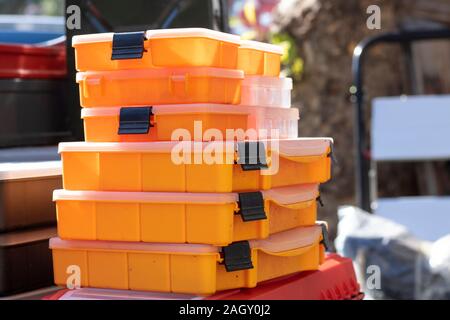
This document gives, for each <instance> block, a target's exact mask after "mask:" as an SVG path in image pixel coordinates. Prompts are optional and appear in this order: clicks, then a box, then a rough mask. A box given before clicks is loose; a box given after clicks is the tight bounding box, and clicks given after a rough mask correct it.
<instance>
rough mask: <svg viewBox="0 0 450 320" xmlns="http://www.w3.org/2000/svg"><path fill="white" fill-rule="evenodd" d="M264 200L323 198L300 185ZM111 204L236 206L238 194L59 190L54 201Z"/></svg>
mask: <svg viewBox="0 0 450 320" xmlns="http://www.w3.org/2000/svg"><path fill="white" fill-rule="evenodd" d="M262 194H263V197H264V199H267V200H272V201H274V202H276V203H278V204H282V205H283V204H284V205H288V204H294V203H300V202H304V201H309V200H313V199H316V198H317V196H318V195H319V187H318V185H317V184H308V185H299V186H289V187H282V188H276V189H271V190H265V191H262ZM63 200H69V201H70V200H75V201H107V202H121V203H123V202H139V203H195V204H202V203H203V204H225V203H236V202H238V200H239V194H238V193H189V192H115V191H71V190H62V189H61V190H55V191H54V192H53V201H63Z"/></svg>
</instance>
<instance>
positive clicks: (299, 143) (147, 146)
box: [50, 29, 332, 295]
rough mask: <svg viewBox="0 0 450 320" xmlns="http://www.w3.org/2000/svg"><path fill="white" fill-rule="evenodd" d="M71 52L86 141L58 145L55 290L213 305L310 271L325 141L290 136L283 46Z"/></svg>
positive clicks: (156, 42) (159, 41) (157, 36)
mask: <svg viewBox="0 0 450 320" xmlns="http://www.w3.org/2000/svg"><path fill="white" fill-rule="evenodd" d="M72 43H73V46H74V47H75V50H76V62H77V66H76V67H77V70H78V71H80V72H79V73H78V75H77V82H78V83H79V86H80V97H81V105H82V107H83V109H82V118H83V119H84V128H85V139H86V142H72V143H61V144H60V146H59V151H60V154H61V157H62V162H63V184H64V190H56V191H55V193H54V200H55V201H56V206H57V213H58V234H59V238H55V239H52V240H51V241H50V247H51V248H52V250H53V264H54V273H55V282H56V283H57V284H58V285H69V286H71V285H77V284H80V285H81V286H82V287H92V288H110V289H125V290H143V291H155V292H173V293H189V294H200V295H209V294H213V293H215V292H216V291H221V290H226V289H232V288H243V287H255V286H257V284H258V283H260V282H263V281H265V280H270V279H275V278H278V277H282V276H285V275H288V274H293V273H297V272H301V271H305V270H317V269H318V267H319V265H320V264H321V263H322V262H323V259H324V251H325V246H326V243H327V236H326V226H325V225H323V224H318V223H317V222H316V218H317V207H316V200H317V198H318V197H319V184H320V183H323V182H326V181H327V180H329V178H330V166H331V162H330V155H331V150H332V140H331V139H329V138H297V121H298V118H299V116H298V109H295V108H290V91H291V88H292V82H291V80H290V79H286V78H280V77H279V72H280V58H281V54H282V52H281V50H280V48H278V47H276V46H272V45H267V44H262V43H257V42H251V41H241V39H240V38H239V37H237V36H234V35H229V34H224V33H220V32H217V31H212V30H207V29H172V30H151V31H147V32H137V33H115V34H112V33H108V34H94V35H83V36H77V37H74V38H73V42H72ZM77 281H78V282H77Z"/></svg>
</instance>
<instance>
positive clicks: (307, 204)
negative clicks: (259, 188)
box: [269, 200, 316, 210]
mask: <svg viewBox="0 0 450 320" xmlns="http://www.w3.org/2000/svg"><path fill="white" fill-rule="evenodd" d="M269 201H272V202H273V203H275V204H276V205H277V206H280V207H283V208H287V209H293V210H300V209H305V208H308V207H310V206H311V205H313V203H314V202H315V201H316V200H307V201H301V202H297V203H291V204H283V203H279V202H277V201H275V200H269Z"/></svg>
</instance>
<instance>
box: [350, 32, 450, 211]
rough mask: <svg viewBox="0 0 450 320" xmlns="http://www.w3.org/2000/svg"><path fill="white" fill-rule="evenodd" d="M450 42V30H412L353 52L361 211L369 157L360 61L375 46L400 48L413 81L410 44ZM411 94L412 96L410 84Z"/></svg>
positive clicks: (364, 205) (374, 39)
mask: <svg viewBox="0 0 450 320" xmlns="http://www.w3.org/2000/svg"><path fill="white" fill-rule="evenodd" d="M438 39H450V29H436V30H416V31H399V32H390V33H383V34H380V35H376V36H374V37H369V38H366V39H364V40H362V41H361V42H360V43H359V44H358V45H357V46H356V48H355V50H354V52H353V60H352V74H353V87H352V92H351V93H352V103H353V106H354V128H353V130H354V139H355V141H354V143H355V155H354V156H355V168H356V172H355V193H356V204H357V205H358V207H360V208H362V209H363V210H365V211H368V212H371V206H370V202H371V199H370V191H371V190H370V179H369V170H370V156H369V153H368V148H367V143H366V134H365V132H366V126H365V122H364V119H365V117H364V89H363V85H364V84H363V65H364V57H365V55H366V54H367V52H368V50H369V49H370V48H373V47H374V46H376V45H378V44H382V43H385V44H389V43H390V44H392V43H394V44H401V45H402V47H403V50H404V54H405V56H406V59H407V61H406V62H407V65H408V73H410V74H409V76H410V77H414V76H415V75H414V72H412V70H413V65H412V61H411V43H412V42H415V41H422V40H438ZM412 83H413V88H412V89H411V90H412V93H415V91H416V90H415V88H414V83H415V81H412Z"/></svg>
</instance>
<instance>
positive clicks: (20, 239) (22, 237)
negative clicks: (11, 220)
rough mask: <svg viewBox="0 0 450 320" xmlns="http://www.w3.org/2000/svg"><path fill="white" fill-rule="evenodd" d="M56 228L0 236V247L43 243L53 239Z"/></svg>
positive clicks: (8, 233) (15, 232)
mask: <svg viewBox="0 0 450 320" xmlns="http://www.w3.org/2000/svg"><path fill="white" fill-rule="evenodd" d="M56 235H57V232H56V228H54V227H50V228H43V229H42V228H41V229H33V230H25V231H14V232H7V233H3V234H0V247H10V246H16V245H21V244H26V243H32V242H37V241H43V240H47V239H50V238H51V237H55V236H56Z"/></svg>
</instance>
